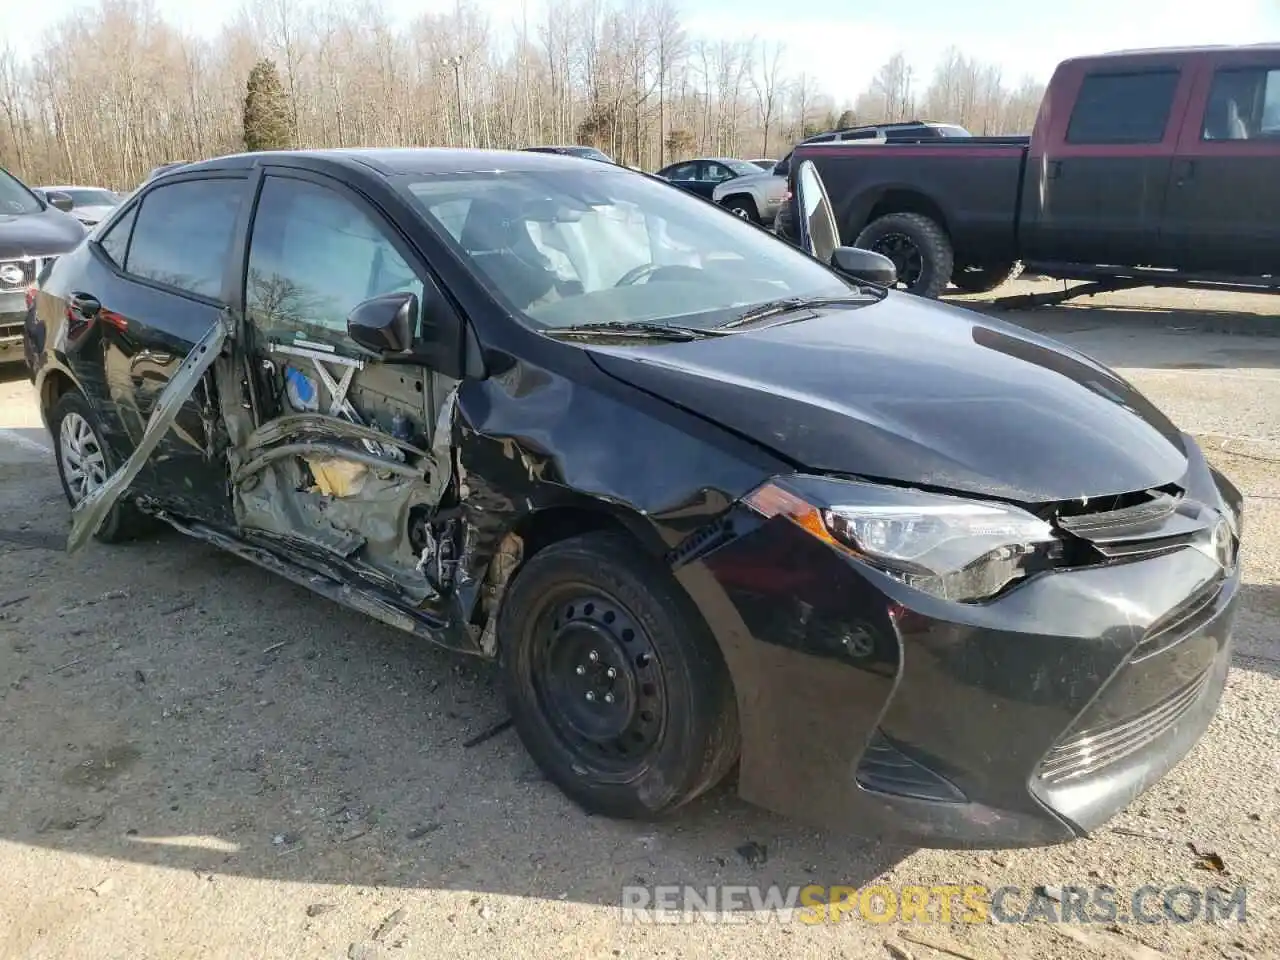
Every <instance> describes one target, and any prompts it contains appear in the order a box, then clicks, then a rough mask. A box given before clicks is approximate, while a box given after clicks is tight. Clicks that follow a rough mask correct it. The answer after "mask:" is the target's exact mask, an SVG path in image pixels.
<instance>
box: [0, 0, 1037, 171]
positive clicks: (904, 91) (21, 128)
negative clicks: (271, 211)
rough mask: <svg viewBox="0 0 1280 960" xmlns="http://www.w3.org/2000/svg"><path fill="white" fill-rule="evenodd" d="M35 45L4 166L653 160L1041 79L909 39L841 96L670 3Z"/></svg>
mask: <svg viewBox="0 0 1280 960" xmlns="http://www.w3.org/2000/svg"><path fill="white" fill-rule="evenodd" d="M25 42H26V43H27V44H30V45H29V46H24V48H23V50H22V51H21V52H19V50H17V49H15V48H14V47H13V46H12V45H10V46H8V47H5V48H0V165H3V166H4V167H5V168H7V169H9V170H11V171H12V172H13V173H15V174H16V175H18V176H19V177H21V178H23V179H25V180H27V181H28V182H31V183H51V182H66V183H86V184H100V185H104V186H110V187H113V188H116V189H130V188H132V187H133V186H134V185H136V184H137V183H138V182H139V181H140V180H141V179H142V178H143V177H144V176H145V175H146V173H147V172H148V171H149V170H150V169H151V168H152V167H154V166H156V165H157V164H159V163H163V162H165V161H169V160H189V159H197V158H201V157H207V156H216V155H218V154H222V153H230V152H235V151H239V150H242V149H245V148H246V144H247V146H248V147H249V148H250V149H257V148H262V147H263V146H269V145H273V144H275V143H276V142H277V141H279V142H282V143H283V144H284V145H288V146H293V145H297V146H307V147H334V146H377V145H400V146H477V147H494V148H509V147H518V146H524V145H529V144H536V143H545V144H559V143H583V144H590V145H592V146H597V147H599V148H601V149H603V150H604V151H606V152H607V153H609V154H610V155H612V156H613V157H615V158H616V159H618V160H620V161H622V162H625V163H629V164H633V165H635V166H640V167H643V168H645V169H650V170H652V169H656V168H657V167H659V166H661V165H662V164H664V163H668V162H671V161H673V160H676V159H682V158H685V157H690V156H695V155H727V156H741V157H756V156H781V155H782V154H783V153H785V152H786V151H787V150H788V149H790V147H791V145H792V144H794V143H795V142H796V141H798V140H800V139H801V138H803V137H804V136H808V135H810V134H813V133H816V132H818V131H820V130H824V129H829V128H832V127H835V126H851V125H853V124H855V123H870V122H879V121H884V120H904V119H914V118H917V117H920V116H927V118H928V119H934V120H942V121H948V122H953V123H960V124H962V125H964V126H966V127H968V128H969V129H970V130H972V132H974V133H978V134H998V133H1026V132H1029V131H1030V128H1031V125H1032V123H1033V122H1034V118H1035V110H1036V106H1037V105H1038V103H1039V98H1040V94H1041V92H1042V87H1041V86H1039V85H1038V84H1036V83H1034V82H1032V81H1030V80H1026V81H1021V82H1020V83H1019V84H1018V85H1016V86H1008V85H1006V84H1005V82H1004V78H1003V77H1001V75H1000V72H999V70H998V69H997V68H994V67H992V66H990V65H986V64H982V63H979V62H977V61H974V60H972V59H971V58H968V57H966V56H965V55H964V54H963V53H962V52H961V51H959V50H952V51H949V53H948V54H947V56H946V57H945V58H943V60H942V62H941V63H940V64H939V65H938V66H937V68H936V69H935V70H934V71H933V73H932V74H931V75H929V76H927V77H918V76H916V73H915V71H914V69H913V67H912V66H911V63H910V61H909V58H908V56H907V55H906V54H905V53H896V54H894V55H893V56H892V57H891V58H890V60H889V61H888V62H887V63H885V64H884V65H883V66H882V67H881V68H880V69H879V70H878V71H877V73H876V75H875V78H874V80H873V81H872V83H871V84H870V86H869V88H868V89H867V90H866V91H865V92H864V93H863V94H862V95H861V96H859V97H858V98H857V99H856V101H855V102H853V103H852V104H848V103H836V102H835V101H834V100H833V99H832V97H831V96H830V95H829V94H828V93H826V92H824V91H822V90H820V89H819V88H818V85H817V84H816V82H815V81H814V78H813V76H812V75H811V74H809V73H806V72H804V71H803V70H801V71H796V70H794V69H792V67H791V65H792V64H794V63H803V56H804V51H802V50H787V49H785V48H784V47H783V46H782V45H781V44H779V43H776V42H768V41H767V40H726V39H722V38H712V37H702V36H694V35H691V34H690V33H689V32H688V31H686V30H685V29H684V27H683V26H682V24H681V19H680V15H679V11H678V10H677V8H676V7H675V6H674V5H673V0H550V2H549V3H548V4H546V6H545V8H544V10H543V12H542V13H541V14H540V15H539V16H538V17H537V18H536V19H533V18H528V17H526V18H525V19H524V20H523V21H521V22H519V23H515V24H495V23H493V22H492V21H491V19H490V18H489V17H487V16H485V14H484V13H483V12H482V11H481V9H480V8H479V7H478V6H477V5H476V4H475V3H474V2H472V0H459V2H458V5H457V6H456V7H455V9H454V10H453V11H452V12H449V13H443V14H441V13H428V14H424V15H422V16H420V17H418V18H417V19H416V20H414V21H413V22H411V23H409V24H408V25H407V26H397V25H395V24H393V23H392V21H391V20H390V18H389V17H388V15H387V14H386V12H385V11H384V10H383V9H382V8H381V6H380V5H379V4H378V3H377V2H376V0H359V2H357V3H352V4H347V5H339V4H330V5H328V6H319V5H316V4H308V3H306V2H305V0H249V3H248V4H247V5H246V6H245V7H244V8H242V10H241V11H240V12H239V14H237V15H236V16H234V17H233V18H232V19H231V20H230V22H229V23H228V24H227V25H226V26H225V27H224V28H223V29H222V30H221V32H220V33H218V34H217V35H216V36H213V37H194V36H189V35H186V34H184V33H183V32H182V31H180V30H179V29H177V28H176V27H175V26H173V25H172V24H170V23H167V22H166V21H165V20H164V18H163V17H161V16H160V15H159V14H158V13H157V12H156V10H155V8H154V7H153V6H152V5H151V3H150V2H149V0H99V3H98V6H96V7H93V8H89V9H87V10H80V11H77V12H76V13H74V14H71V15H68V16H67V17H65V18H64V19H63V20H61V21H60V22H59V23H57V24H56V25H55V26H54V27H53V28H51V29H50V30H49V31H48V32H47V33H46V35H45V36H43V37H41V38H38V39H36V40H29V41H25ZM11 43H12V41H10V44H11ZM246 121H247V122H246ZM264 125H265V126H264Z"/></svg>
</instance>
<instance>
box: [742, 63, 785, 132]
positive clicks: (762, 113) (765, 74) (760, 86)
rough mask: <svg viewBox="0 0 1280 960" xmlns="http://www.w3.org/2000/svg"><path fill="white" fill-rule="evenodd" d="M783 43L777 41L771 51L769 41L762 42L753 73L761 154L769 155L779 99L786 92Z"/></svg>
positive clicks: (752, 84) (752, 79) (752, 83)
mask: <svg viewBox="0 0 1280 960" xmlns="http://www.w3.org/2000/svg"><path fill="white" fill-rule="evenodd" d="M783 49H784V48H783V45H782V44H781V43H775V44H774V45H773V52H772V53H770V52H769V44H768V42H767V41H766V42H764V43H761V44H760V58H759V61H758V63H757V69H756V70H754V71H753V72H752V74H751V88H752V89H753V90H754V91H755V94H756V119H757V122H758V123H759V124H760V131H761V134H760V154H761V156H765V157H767V156H768V155H769V129H770V127H771V126H772V125H773V121H774V119H775V117H776V115H777V112H778V99H779V97H781V96H783V95H784V94H785V92H786V91H785V81H784V79H783V76H782V53H783Z"/></svg>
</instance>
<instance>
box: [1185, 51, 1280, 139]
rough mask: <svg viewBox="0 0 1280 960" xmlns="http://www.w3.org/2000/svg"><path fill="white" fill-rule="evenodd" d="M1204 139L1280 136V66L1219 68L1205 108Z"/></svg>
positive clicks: (1270, 137) (1202, 133) (1202, 136)
mask: <svg viewBox="0 0 1280 960" xmlns="http://www.w3.org/2000/svg"><path fill="white" fill-rule="evenodd" d="M1201 138H1202V139H1204V140H1257V139H1262V138H1267V139H1272V138H1280V68H1277V69H1272V70H1268V69H1266V68H1265V67H1256V68H1247V69H1235V70H1219V71H1217V72H1216V73H1215V74H1214V75H1213V87H1212V88H1211V89H1210V91H1209V102H1208V104H1207V106H1206V107H1205V111H1204V128H1203V130H1202V132H1201Z"/></svg>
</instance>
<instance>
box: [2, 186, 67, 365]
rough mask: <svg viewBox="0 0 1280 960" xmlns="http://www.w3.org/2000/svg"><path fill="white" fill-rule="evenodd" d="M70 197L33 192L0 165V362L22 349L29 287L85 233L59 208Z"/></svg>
mask: <svg viewBox="0 0 1280 960" xmlns="http://www.w3.org/2000/svg"><path fill="white" fill-rule="evenodd" d="M62 201H65V203H66V206H67V207H70V206H71V198H70V197H67V196H65V195H64V194H50V196H49V198H48V200H45V199H41V198H40V197H38V196H36V195H35V194H34V193H32V192H31V189H30V188H29V187H27V186H26V185H25V184H24V183H22V181H20V180H19V179H17V178H16V177H15V176H13V174H11V173H8V172H7V171H5V170H3V169H0V363H7V362H8V361H10V360H16V359H17V355H18V352H19V351H20V350H21V349H22V323H23V319H24V318H25V317H26V315H27V307H28V306H29V302H30V291H32V290H34V288H35V282H36V277H37V276H38V275H39V274H40V271H41V270H42V269H43V268H44V266H45V264H46V263H48V262H49V261H50V260H53V259H54V258H56V257H57V256H58V254H61V253H66V252H67V251H68V250H70V249H72V248H73V247H75V245H76V244H78V243H79V242H80V241H81V239H82V238H83V237H84V234H85V230H84V227H82V226H81V225H80V221H79V220H77V219H76V218H75V217H73V216H71V215H70V214H67V213H64V212H63V211H62V210H61V209H58V205H60V203H61V202H62Z"/></svg>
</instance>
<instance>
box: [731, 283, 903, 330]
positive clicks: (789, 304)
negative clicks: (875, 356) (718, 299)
mask: <svg viewBox="0 0 1280 960" xmlns="http://www.w3.org/2000/svg"><path fill="white" fill-rule="evenodd" d="M877 294H879V291H868V292H867V293H864V294H863V295H862V296H843V297H785V298H783V299H781V300H770V301H768V302H767V303H760V304H756V306H754V307H752V308H751V309H750V310H748V311H747V312H746V313H741V314H739V315H738V316H736V317H734V318H733V319H732V320H728V321H726V322H725V323H722V324H720V326H718V327H716V328H715V329H717V330H729V329H732V328H733V327H741V326H744V325H746V324H748V323H755V322H756V321H757V320H768V319H769V318H770V317H777V316H781V315H782V314H784V313H791V312H792V311H794V310H805V309H808V308H809V307H830V306H840V305H842V304H852V305H856V304H865V303H874V302H875V301H877V300H882V299H884V298H883V295H880V296H877Z"/></svg>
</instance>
